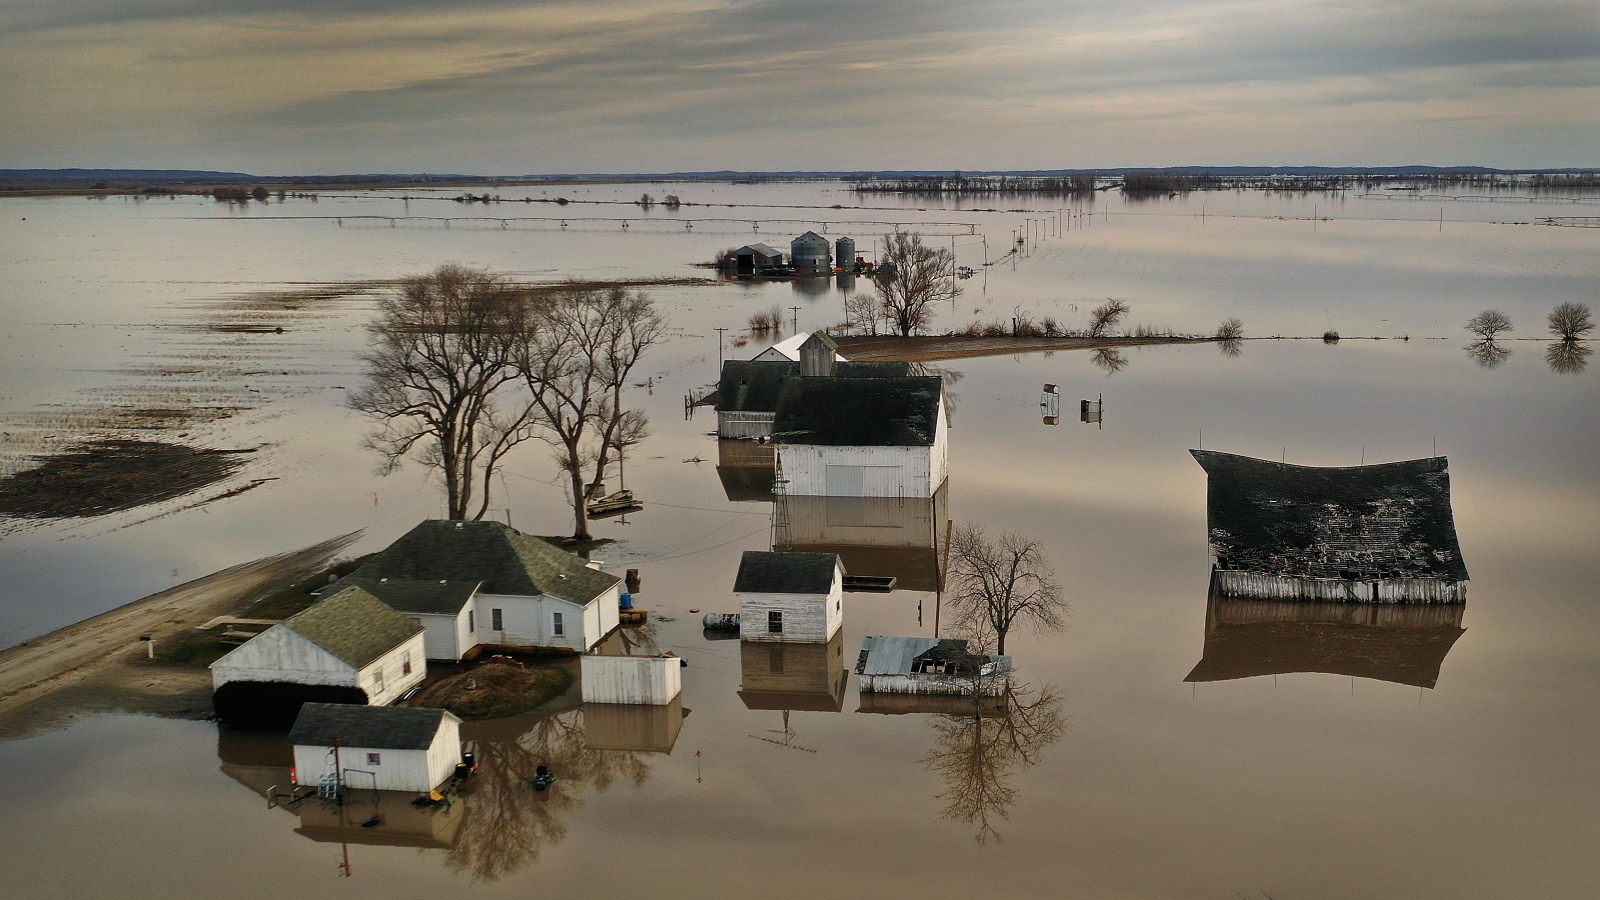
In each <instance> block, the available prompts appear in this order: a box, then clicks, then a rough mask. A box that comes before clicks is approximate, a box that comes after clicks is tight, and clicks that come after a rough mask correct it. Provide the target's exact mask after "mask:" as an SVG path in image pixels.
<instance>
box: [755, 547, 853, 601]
mask: <svg viewBox="0 0 1600 900" xmlns="http://www.w3.org/2000/svg"><path fill="white" fill-rule="evenodd" d="M838 565H839V557H838V556H837V555H836V554H833V553H770V552H767V551H765V550H746V551H745V552H744V556H743V557H741V558H740V560H739V574H738V575H737V576H736V577H735V578H734V581H733V589H734V590H735V591H737V592H739V593H746V592H748V593H753V594H826V593H828V592H829V591H831V590H833V573H834V568H835V567H836V566H838Z"/></svg>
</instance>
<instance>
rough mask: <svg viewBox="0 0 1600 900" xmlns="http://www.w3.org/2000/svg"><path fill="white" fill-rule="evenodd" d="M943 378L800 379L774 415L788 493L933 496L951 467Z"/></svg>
mask: <svg viewBox="0 0 1600 900" xmlns="http://www.w3.org/2000/svg"><path fill="white" fill-rule="evenodd" d="M949 430H950V428H949V423H948V420H947V416H946V413H945V403H944V383H943V381H942V379H940V378H938V377H935V376H908V377H903V378H856V377H847V376H833V377H822V378H806V377H801V378H799V379H795V380H793V381H791V382H789V383H786V384H785V385H784V387H783V391H782V392H781V393H780V395H779V397H778V408H777V411H776V413H775V414H774V417H773V426H772V439H773V441H775V442H776V443H777V444H778V471H779V473H780V475H779V483H780V484H781V486H782V489H783V491H784V493H787V494H796V495H805V496H826V497H918V498H928V497H932V496H933V495H934V493H935V492H936V491H938V489H939V488H940V487H941V486H942V485H943V484H944V482H945V476H946V472H947V470H948V466H949Z"/></svg>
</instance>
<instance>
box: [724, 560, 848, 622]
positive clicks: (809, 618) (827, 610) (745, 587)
mask: <svg viewBox="0 0 1600 900" xmlns="http://www.w3.org/2000/svg"><path fill="white" fill-rule="evenodd" d="M733 592H734V594H735V595H736V596H737V597H738V598H739V638H740V639H741V640H746V641H785V642H794V643H812V644H825V643H827V642H828V639H829V638H831V637H833V636H834V634H836V633H837V632H838V631H839V626H840V625H842V624H843V623H844V566H843V565H842V564H841V563H840V562H839V557H838V555H836V554H833V553H769V552H765V551H758V550H747V551H745V554H744V557H743V558H742V559H740V561H739V575H738V577H737V578H736V579H735V580H734V583H733Z"/></svg>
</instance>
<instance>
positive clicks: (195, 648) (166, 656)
mask: <svg viewBox="0 0 1600 900" xmlns="http://www.w3.org/2000/svg"><path fill="white" fill-rule="evenodd" d="M239 643H240V640H239V639H238V638H229V639H228V640H226V641H225V640H223V637H222V635H220V634H214V633H212V632H209V631H186V632H184V633H183V634H177V635H173V636H172V637H169V638H162V639H161V640H158V641H156V661H157V662H163V663H166V664H167V665H171V666H194V667H197V668H198V667H202V666H209V665H211V664H212V663H214V662H216V661H217V660H219V659H221V658H222V657H223V656H224V655H225V654H226V653H227V652H228V651H229V650H232V649H233V648H235V647H237V646H239Z"/></svg>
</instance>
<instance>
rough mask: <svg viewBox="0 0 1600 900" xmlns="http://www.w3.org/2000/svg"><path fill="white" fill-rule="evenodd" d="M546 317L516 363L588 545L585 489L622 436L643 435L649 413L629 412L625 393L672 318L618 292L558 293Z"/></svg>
mask: <svg viewBox="0 0 1600 900" xmlns="http://www.w3.org/2000/svg"><path fill="white" fill-rule="evenodd" d="M541 319H542V322H543V324H542V327H540V328H539V329H537V330H534V331H531V332H530V333H529V334H530V339H529V340H528V341H527V343H526V344H525V345H524V346H523V348H522V351H521V353H520V355H519V363H518V364H519V366H520V368H521V371H522V376H523V378H524V380H525V382H526V384H527V386H528V389H529V391H531V392H532V395H533V405H534V407H535V410H536V414H535V418H536V420H537V423H538V425H539V426H540V437H541V438H543V439H544V440H546V441H547V442H549V443H550V444H551V446H553V447H554V448H555V450H556V460H557V462H558V463H559V464H560V466H561V469H562V471H564V472H565V473H566V474H567V479H568V485H569V488H570V490H571V494H572V515H573V528H572V537H573V538H575V539H577V540H589V539H590V534H589V516H588V512H587V509H586V507H585V501H586V500H587V495H588V493H589V491H588V490H586V486H587V485H589V484H592V483H594V482H598V481H599V480H600V476H601V475H602V474H603V471H604V470H603V466H604V465H605V464H606V463H607V462H609V459H610V453H611V451H612V450H614V449H616V448H617V447H618V446H619V444H618V441H619V439H625V440H637V439H639V438H641V437H642V436H643V431H644V417H643V414H642V413H637V412H631V413H630V412H629V411H628V410H626V409H624V408H623V404H622V392H623V388H624V387H625V386H626V384H627V381H628V376H629V375H630V374H631V373H632V372H633V368H634V366H635V365H637V364H638V362H639V359H640V357H642V356H643V355H644V353H645V351H646V350H648V349H649V348H650V347H651V346H652V345H653V344H655V343H656V342H657V341H659V340H660V339H661V337H662V335H663V334H664V333H665V331H666V320H665V319H664V318H663V317H662V316H661V314H660V313H658V312H657V311H656V309H655V305H654V303H653V302H652V301H651V300H650V298H649V297H648V296H646V295H644V294H642V293H636V292H635V293H630V292H628V291H625V290H622V289H620V288H613V289H611V290H609V291H576V290H575V291H568V292H564V293H560V294H556V295H555V296H553V297H551V298H550V299H549V300H547V301H546V302H545V306H544V308H543V309H542V310H541ZM623 446H625V444H624V445H623ZM590 472H593V473H594V477H593V478H592V479H591V478H590V477H589V473H590Z"/></svg>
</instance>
